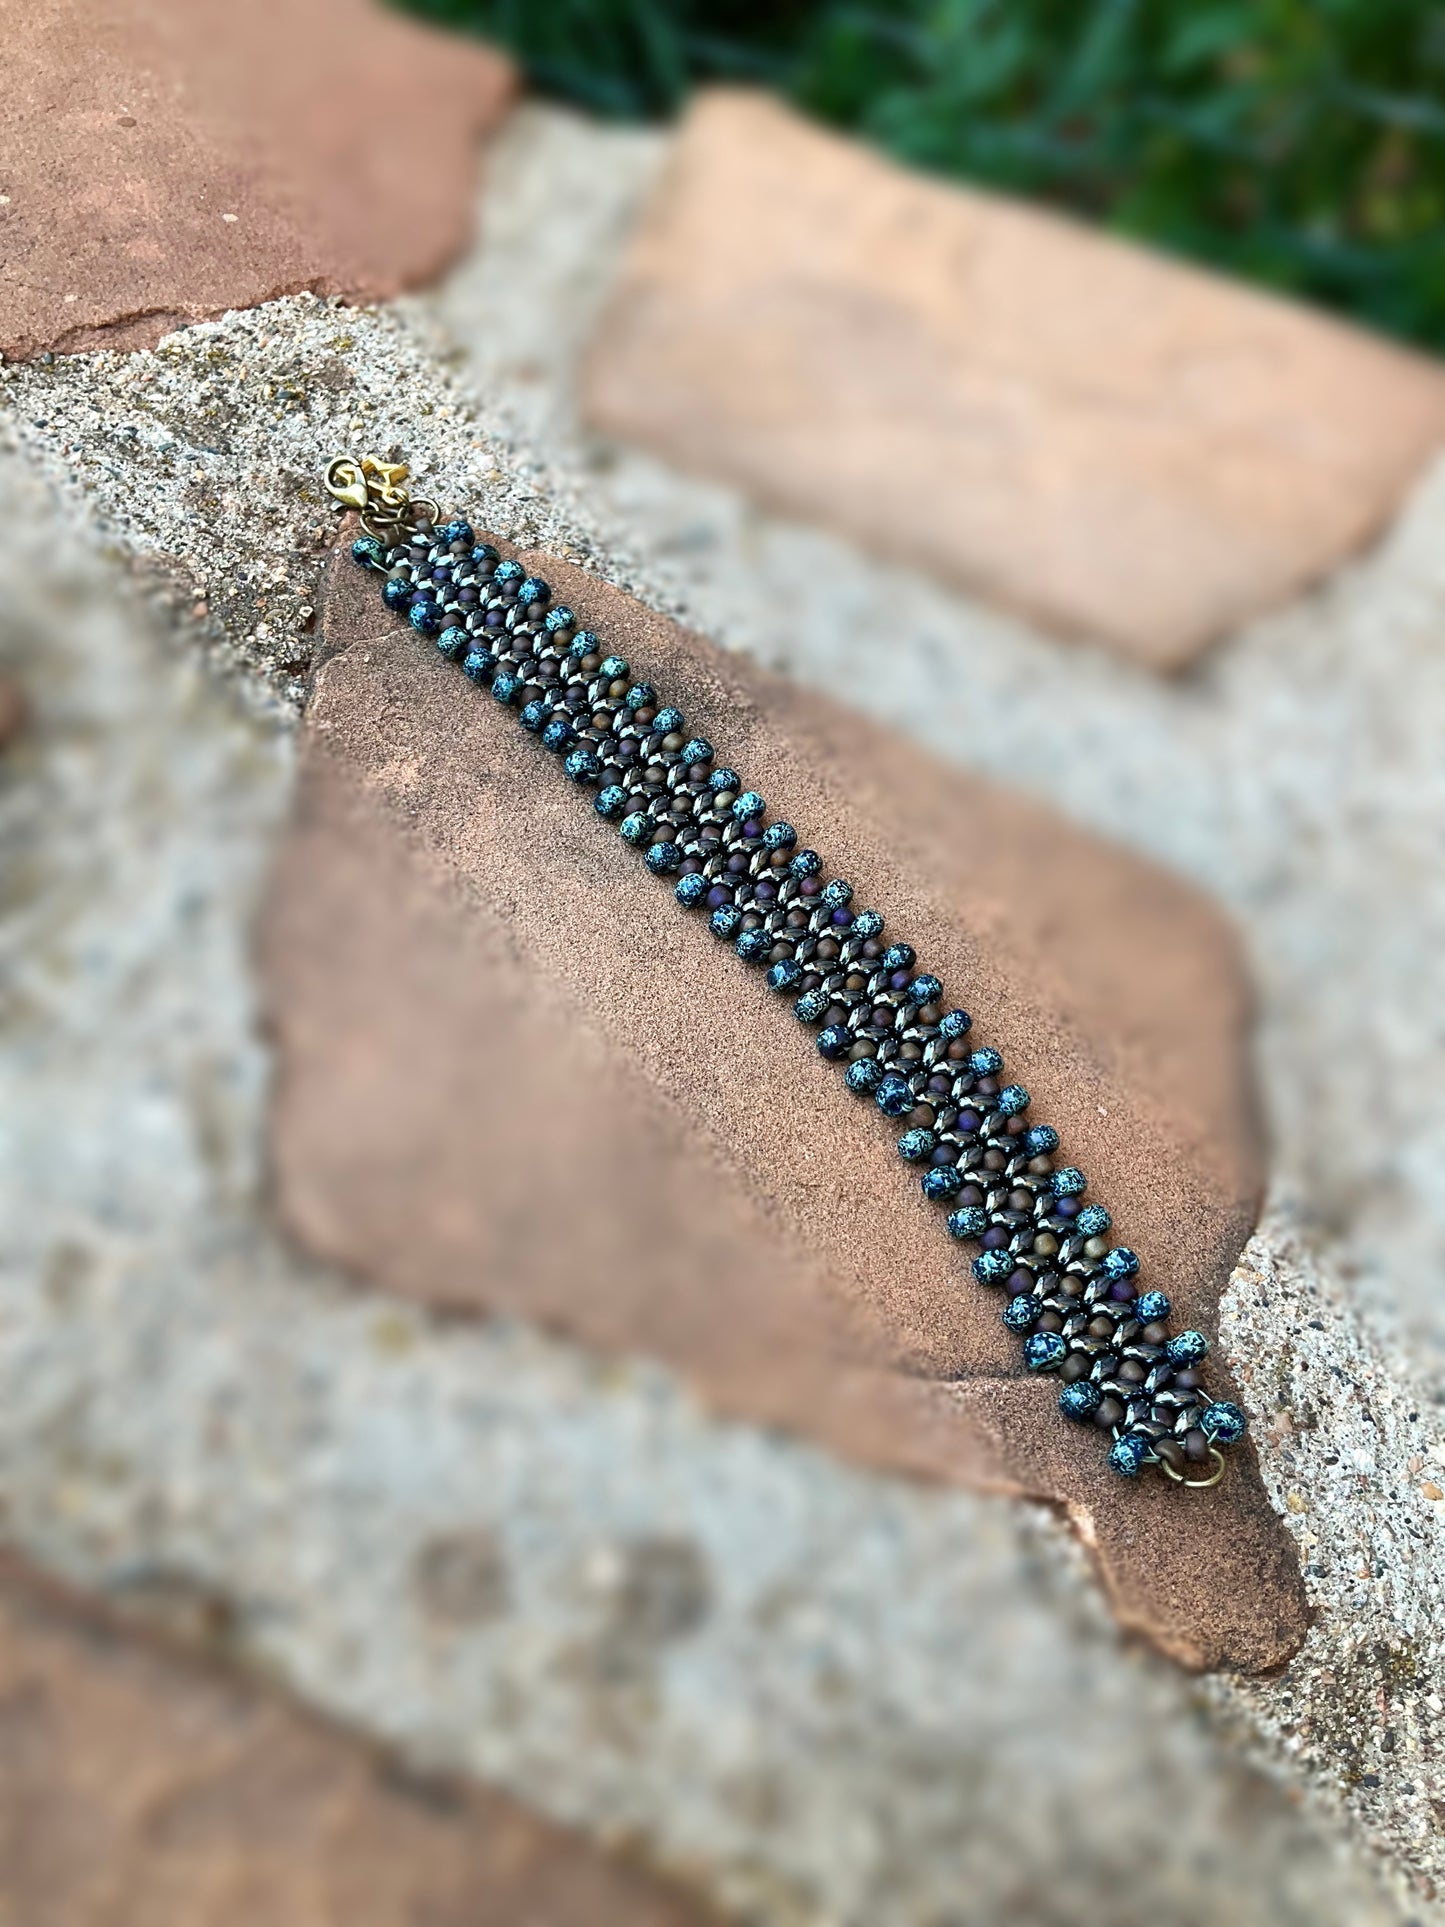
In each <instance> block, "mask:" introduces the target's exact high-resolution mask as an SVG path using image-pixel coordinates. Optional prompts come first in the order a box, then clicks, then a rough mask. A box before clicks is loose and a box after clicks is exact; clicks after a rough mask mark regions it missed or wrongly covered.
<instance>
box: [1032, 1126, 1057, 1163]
mask: <svg viewBox="0 0 1445 1927" xmlns="http://www.w3.org/2000/svg"><path fill="white" fill-rule="evenodd" d="M1058 1148H1059V1134H1058V1132H1057V1131H1056V1130H1055V1129H1054V1127H1053V1125H1052V1124H1031V1125H1030V1126H1029V1128H1028V1129H1027V1130H1026V1131H1025V1132H1024V1150H1025V1151H1026V1152H1027V1153H1028V1155H1029V1156H1030V1157H1031V1158H1046V1157H1049V1156H1051V1155H1052V1154H1053V1153H1054V1152H1055V1151H1057V1150H1058Z"/></svg>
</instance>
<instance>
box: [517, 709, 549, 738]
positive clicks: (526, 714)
mask: <svg viewBox="0 0 1445 1927" xmlns="http://www.w3.org/2000/svg"><path fill="white" fill-rule="evenodd" d="M551 713H552V712H551V711H550V710H549V709H548V707H547V705H546V704H545V703H544V702H533V703H526V704H524V705H523V707H522V708H521V709H519V710H518V711H517V721H518V722H519V723H520V724H521V725H522V727H523V729H529V730H530V731H531V732H532V734H533V735H534V736H535V735H537V734H538V733H539V731H540V730H541V727H542V725H543V723H545V722H546V720H547V718H548V716H550V715H551Z"/></svg>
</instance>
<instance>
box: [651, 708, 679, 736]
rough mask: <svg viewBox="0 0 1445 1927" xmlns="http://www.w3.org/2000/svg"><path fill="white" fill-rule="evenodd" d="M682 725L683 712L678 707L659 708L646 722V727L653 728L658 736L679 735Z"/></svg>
mask: <svg viewBox="0 0 1445 1927" xmlns="http://www.w3.org/2000/svg"><path fill="white" fill-rule="evenodd" d="M683 727H684V724H683V714H682V711H681V710H680V709H659V710H658V712H657V714H656V715H655V716H654V717H653V719H652V721H651V722H650V723H649V724H648V728H649V729H652V730H655V731H656V732H657V734H658V735H659V736H672V735H674V734H677V735H681V733H682V730H683Z"/></svg>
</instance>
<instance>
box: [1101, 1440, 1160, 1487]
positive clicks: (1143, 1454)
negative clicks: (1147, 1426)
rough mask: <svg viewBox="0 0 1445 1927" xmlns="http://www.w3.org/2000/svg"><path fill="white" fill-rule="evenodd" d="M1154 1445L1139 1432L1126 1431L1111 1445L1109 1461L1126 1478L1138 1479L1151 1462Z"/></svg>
mask: <svg viewBox="0 0 1445 1927" xmlns="http://www.w3.org/2000/svg"><path fill="white" fill-rule="evenodd" d="M1152 1450H1153V1447H1152V1446H1151V1445H1150V1443H1149V1441H1148V1440H1147V1439H1143V1438H1140V1437H1139V1435H1138V1433H1137V1432H1126V1433H1125V1434H1124V1435H1123V1437H1122V1438H1117V1439H1115V1441H1114V1443H1113V1444H1112V1445H1111V1446H1110V1447H1109V1463H1110V1465H1112V1466H1113V1468H1114V1470H1115V1471H1116V1472H1118V1473H1119V1474H1121V1476H1122V1477H1124V1478H1126V1479H1137V1478H1138V1476H1139V1474H1140V1473H1141V1472H1142V1471H1143V1470H1144V1467H1145V1466H1146V1465H1147V1464H1148V1463H1149V1455H1150V1453H1151V1451H1152Z"/></svg>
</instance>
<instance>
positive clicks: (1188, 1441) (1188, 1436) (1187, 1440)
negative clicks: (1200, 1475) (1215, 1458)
mask: <svg viewBox="0 0 1445 1927" xmlns="http://www.w3.org/2000/svg"><path fill="white" fill-rule="evenodd" d="M1184 1451H1185V1456H1186V1457H1187V1458H1188V1460H1189V1462H1190V1464H1191V1465H1202V1464H1203V1463H1204V1461H1205V1460H1206V1459H1207V1458H1208V1457H1209V1440H1208V1439H1207V1438H1206V1437H1205V1436H1204V1434H1203V1432H1201V1431H1200V1429H1199V1427H1198V1426H1197V1425H1192V1426H1191V1427H1190V1428H1189V1430H1188V1431H1187V1432H1186V1433H1185V1434H1184Z"/></svg>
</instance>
